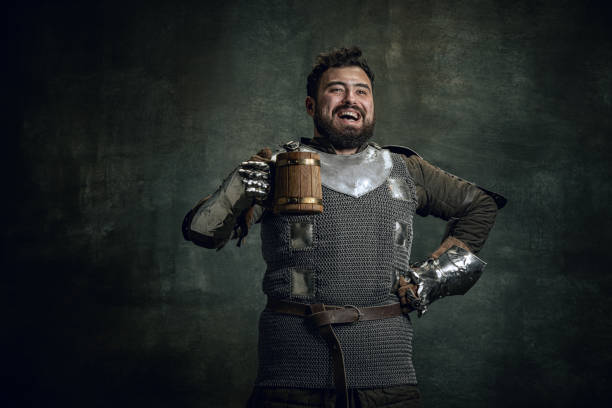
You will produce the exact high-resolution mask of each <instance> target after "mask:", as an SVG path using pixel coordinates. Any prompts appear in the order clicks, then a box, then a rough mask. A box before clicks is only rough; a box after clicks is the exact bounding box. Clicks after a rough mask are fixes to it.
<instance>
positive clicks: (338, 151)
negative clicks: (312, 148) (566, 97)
mask: <svg viewBox="0 0 612 408" xmlns="http://www.w3.org/2000/svg"><path fill="white" fill-rule="evenodd" d="M314 140H316V141H317V142H318V143H319V144H321V145H324V146H328V147H331V148H332V149H333V150H334V152H335V153H336V154H342V155H349V154H355V153H357V152H358V151H359V147H351V148H347V149H337V148H336V147H335V146H334V145H332V144H331V143H330V142H329V140H327V139H326V138H324V137H323V136H321V135H320V134H319V133H318V132H317V131H316V129H315V134H314Z"/></svg>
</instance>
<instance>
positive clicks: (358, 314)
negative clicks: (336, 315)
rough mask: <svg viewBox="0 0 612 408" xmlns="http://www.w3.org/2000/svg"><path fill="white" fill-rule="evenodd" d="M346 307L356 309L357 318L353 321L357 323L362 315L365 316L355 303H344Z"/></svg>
mask: <svg viewBox="0 0 612 408" xmlns="http://www.w3.org/2000/svg"><path fill="white" fill-rule="evenodd" d="M342 307H343V308H345V309H355V310H356V311H357V320H355V321H353V322H352V323H357V322H358V321H360V320H361V317H362V316H363V313H361V310H359V308H358V307H357V306H354V305H344V306H342Z"/></svg>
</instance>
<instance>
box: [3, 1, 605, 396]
mask: <svg viewBox="0 0 612 408" xmlns="http://www.w3.org/2000/svg"><path fill="white" fill-rule="evenodd" d="M610 16H611V15H610V13H609V10H608V9H607V8H606V6H605V2H593V1H591V2H588V1H583V2H567V1H559V0H554V1H553V0H550V1H537V2H535V1H519V2H505V1H484V0H483V1H405V2H402V1H393V0H389V1H378V2H374V1H352V2H328V1H280V0H278V1H253V0H251V1H218V2H211V1H208V2H203V1H197V2H196V1H194V2H191V3H180V4H175V3H174V2H165V3H162V2H141V3H135V2H129V1H124V2H77V1H73V2H69V1H58V2H51V1H48V2H43V3H37V2H31V1H30V2H27V1H26V2H23V3H21V4H20V5H19V6H16V7H14V8H13V9H9V12H8V14H5V16H4V19H3V21H6V22H7V24H6V25H5V26H4V28H3V29H5V30H6V29H8V30H9V33H8V35H5V36H4V39H5V40H7V39H8V41H6V42H7V47H5V53H4V55H5V57H7V58H6V59H5V62H4V64H6V66H8V67H15V68H16V69H15V70H12V71H11V70H9V72H11V73H12V74H11V75H8V76H5V77H4V80H5V81H4V82H5V89H6V90H8V92H7V93H4V94H3V95H4V96H5V101H4V102H7V101H8V102H9V105H10V106H11V107H12V110H11V109H10V108H9V110H8V112H9V115H7V116H9V122H8V123H9V124H13V125H15V126H13V127H12V128H10V129H9V132H8V133H6V134H5V138H4V140H5V144H4V153H5V158H4V160H3V164H2V165H3V176H4V177H3V180H4V182H3V186H2V189H3V191H4V194H3V196H4V198H3V199H2V206H3V216H4V219H5V222H4V225H5V226H4V228H3V229H2V251H3V253H2V265H3V267H2V305H3V309H2V316H3V322H2V326H1V327H2V328H1V329H0V332H1V338H2V343H3V344H2V351H3V357H2V370H1V371H2V376H3V378H2V381H1V383H2V388H3V389H2V392H1V393H0V398H2V399H3V400H5V401H4V402H5V404H3V406H6V407H11V406H36V407H128V406H129V407H239V406H241V404H242V402H243V401H244V400H245V399H246V398H247V396H248V394H249V392H250V388H251V385H252V382H253V380H254V374H255V369H256V344H257V341H256V334H257V317H258V314H259V312H260V310H261V309H262V307H263V304H264V297H263V295H262V293H261V288H260V282H261V278H262V275H263V273H264V264H263V262H262V260H261V258H260V243H259V238H258V234H259V226H257V227H256V228H255V229H254V230H253V231H252V234H251V235H250V236H249V238H248V239H247V242H246V245H244V246H243V247H242V248H236V247H235V246H234V245H228V247H226V248H224V249H223V250H222V251H220V252H215V251H210V250H205V249H201V248H198V247H196V246H193V245H192V244H190V243H188V242H184V241H183V239H182V236H181V233H180V224H181V221H182V217H183V215H184V213H185V212H186V211H187V210H188V209H189V208H190V207H191V206H192V205H193V204H194V203H195V202H197V201H198V200H199V199H200V198H201V197H202V196H204V195H206V194H208V193H210V192H212V191H213V190H214V189H215V188H216V187H217V186H218V185H219V184H220V182H221V181H222V179H223V178H224V176H225V175H227V174H228V172H230V171H231V170H232V169H233V168H234V167H235V166H236V165H237V164H238V163H239V162H240V161H242V160H244V159H245V158H247V157H249V155H250V154H252V153H253V152H255V151H257V150H258V149H259V148H260V147H262V146H266V145H267V146H272V145H275V144H277V143H280V142H283V141H287V140H291V139H298V138H299V137H301V136H309V135H311V133H312V123H311V121H310V120H309V117H308V116H307V115H306V114H305V112H304V108H303V101H304V97H305V77H306V75H307V74H308V72H309V70H310V68H311V66H312V63H313V60H314V57H315V55H316V54H317V53H318V52H320V51H322V50H327V49H329V48H330V47H333V46H339V45H352V44H356V45H360V46H361V47H362V48H363V49H364V51H365V53H366V55H367V57H368V59H369V61H370V64H371V66H372V67H373V69H374V71H375V73H376V79H377V81H376V89H375V101H376V110H377V116H378V125H377V129H376V140H377V141H378V142H379V143H382V144H399V145H407V146H411V147H412V148H413V149H415V150H417V151H418V152H419V153H420V154H421V155H422V156H423V157H425V158H426V159H428V160H429V161H431V162H433V163H435V164H436V165H438V166H440V167H442V168H444V169H447V170H448V171H451V172H453V173H456V174H458V175H461V176H462V177H464V178H466V179H468V180H474V181H476V182H478V183H479V184H481V185H483V186H486V187H488V188H490V189H493V190H495V191H498V192H500V193H502V194H504V195H505V196H506V197H507V198H508V200H509V204H508V206H507V207H506V208H505V209H504V210H503V211H502V212H501V213H500V214H499V216H498V219H497V223H496V226H495V228H494V230H493V233H492V235H491V238H490V239H489V241H488V243H487V245H486V246H485V248H484V250H483V251H482V253H481V255H482V258H484V259H485V260H486V261H488V263H489V265H488V268H487V271H486V272H485V274H484V275H483V277H482V279H481V280H480V281H479V282H478V284H477V285H476V286H475V287H474V288H473V289H472V290H471V292H469V294H468V295H467V296H464V297H461V298H459V297H458V298H450V299H445V300H442V301H440V302H439V303H438V304H436V305H435V307H433V308H432V310H431V312H430V313H429V314H428V315H427V316H425V317H424V318H423V319H419V320H417V319H416V318H415V322H414V324H415V326H416V340H415V350H416V352H415V362H416V367H417V373H418V377H419V380H420V385H421V389H422V392H423V397H424V401H425V403H426V405H425V406H426V407H429V408H433V407H493V406H495V407H514V406H557V407H571V406H597V405H599V404H603V401H605V400H609V399H610V397H611V396H612V395H611V394H612V393H611V392H610V390H609V389H610V387H611V386H612V384H611V381H610V379H609V376H608V373H609V369H610V366H611V363H612V351H610V343H611V342H612V327H611V326H612V325H611V319H610V317H609V309H610V307H611V306H612V301H610V299H609V294H610V289H612V278H611V277H610V274H609V270H608V269H609V267H608V265H609V263H610V257H609V253H610V249H609V246H610V242H611V241H610V239H609V238H608V237H609V234H610V230H611V229H612V222H611V220H610V212H609V211H608V206H609V205H610V202H611V191H612V187H611V183H610V177H611V176H612V174H610V173H611V172H610V160H611V159H612V153H611V147H612V142H611V141H610V139H609V138H610V136H611V130H612V124H611V115H610V114H611V109H610V108H611V98H612V96H611V90H612V86H611V78H610V75H611V70H612V41H611V29H610V21H611V19H610ZM12 51H15V52H14V53H13V52H12ZM13 54H15V55H14V57H13ZM3 69H6V67H5V68H3ZM5 113H6V112H5ZM15 129H16V130H17V133H15V132H14V130H15ZM443 230H444V223H443V222H441V221H440V220H435V219H421V218H419V219H418V220H417V226H416V231H415V233H416V243H415V246H414V250H413V258H414V259H415V260H417V259H419V258H422V257H424V256H425V255H426V254H427V253H428V251H431V250H432V249H434V248H435V247H436V245H437V243H438V241H439V238H440V236H441V234H442V232H443Z"/></svg>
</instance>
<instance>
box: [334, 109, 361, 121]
mask: <svg viewBox="0 0 612 408" xmlns="http://www.w3.org/2000/svg"><path fill="white" fill-rule="evenodd" d="M337 115H338V117H339V118H340V119H343V120H345V121H348V122H357V121H358V120H359V119H361V114H360V113H359V112H356V111H354V110H341V111H339V112H338V113H337Z"/></svg>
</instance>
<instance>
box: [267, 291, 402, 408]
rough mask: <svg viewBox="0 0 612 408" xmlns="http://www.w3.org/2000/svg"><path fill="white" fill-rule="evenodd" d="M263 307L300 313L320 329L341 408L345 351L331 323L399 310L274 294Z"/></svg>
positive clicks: (397, 306) (372, 317)
mask: <svg viewBox="0 0 612 408" xmlns="http://www.w3.org/2000/svg"><path fill="white" fill-rule="evenodd" d="M266 309H268V310H271V311H273V312H277V313H283V314H288V315H292V316H300V317H303V318H304V319H306V320H307V321H309V322H312V323H313V324H314V325H315V326H316V327H318V329H319V333H321V336H322V337H323V338H324V339H325V341H326V342H327V344H328V345H329V347H330V349H331V353H332V363H333V367H334V385H335V386H336V407H342V408H345V407H346V408H348V388H347V384H346V370H345V368H344V353H343V352H342V346H341V345H340V341H339V340H338V337H337V336H336V333H335V332H334V329H333V327H332V325H334V324H347V323H356V322H361V321H367V320H380V319H388V318H391V317H395V316H400V315H401V314H402V309H401V306H400V304H399V303H392V304H390V305H382V306H370V307H357V306H353V305H345V306H333V305H324V304H322V303H315V304H306V303H298V302H291V301H288V300H283V299H276V298H268V303H267V305H266Z"/></svg>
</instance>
